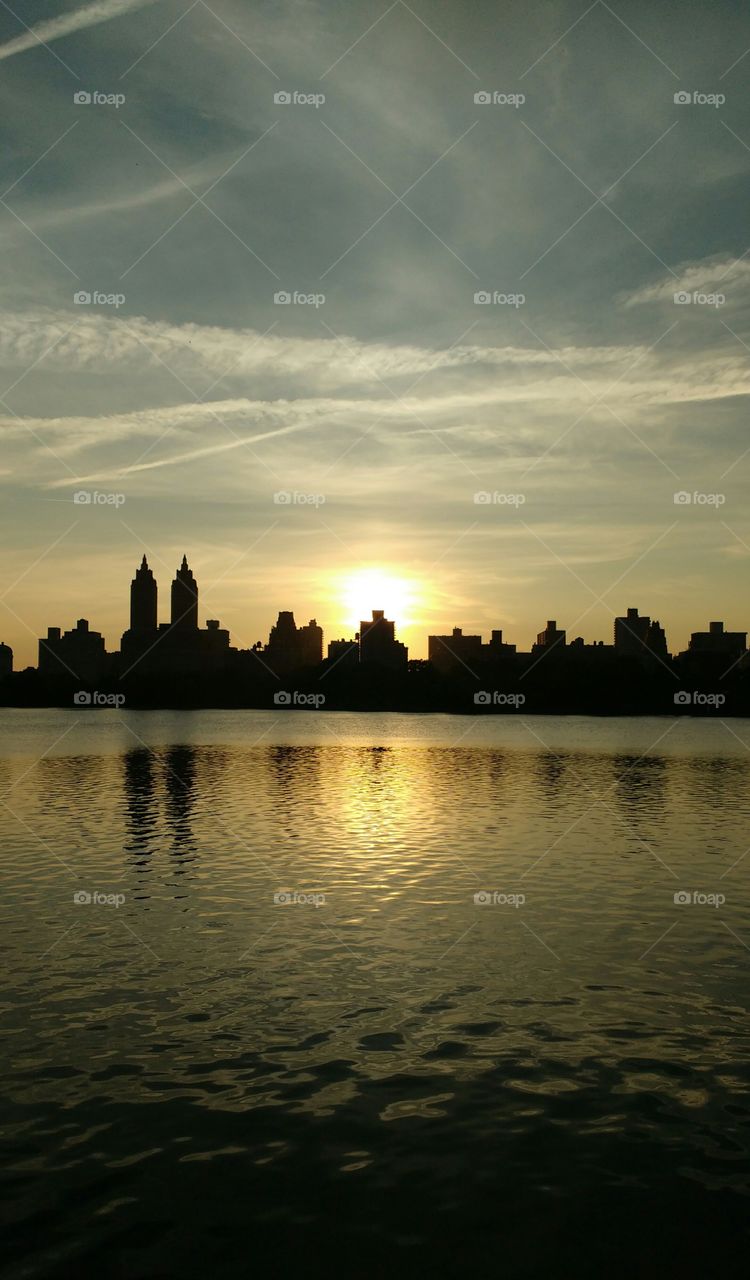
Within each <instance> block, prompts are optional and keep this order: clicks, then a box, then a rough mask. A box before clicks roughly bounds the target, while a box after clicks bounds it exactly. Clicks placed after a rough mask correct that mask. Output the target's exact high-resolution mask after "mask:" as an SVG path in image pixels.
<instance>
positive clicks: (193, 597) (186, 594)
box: [171, 556, 198, 631]
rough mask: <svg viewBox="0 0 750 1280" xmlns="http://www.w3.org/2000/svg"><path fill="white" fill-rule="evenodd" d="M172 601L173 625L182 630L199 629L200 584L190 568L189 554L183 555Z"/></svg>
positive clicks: (173, 588)
mask: <svg viewBox="0 0 750 1280" xmlns="http://www.w3.org/2000/svg"><path fill="white" fill-rule="evenodd" d="M171 602H172V617H171V623H172V626H173V627H175V628H179V629H180V631H197V629H198V584H197V582H196V581H195V578H194V577H193V575H192V573H191V571H190V569H189V568H188V562H187V556H183V557H182V564H181V565H180V567H179V569H178V570H177V573H176V574H175V576H174V582H173V583H172V596H171Z"/></svg>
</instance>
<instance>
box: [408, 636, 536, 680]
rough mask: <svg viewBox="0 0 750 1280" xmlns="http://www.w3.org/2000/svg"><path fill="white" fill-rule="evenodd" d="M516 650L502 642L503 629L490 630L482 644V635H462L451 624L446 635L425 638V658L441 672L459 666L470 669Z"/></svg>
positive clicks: (450, 670)
mask: <svg viewBox="0 0 750 1280" xmlns="http://www.w3.org/2000/svg"><path fill="white" fill-rule="evenodd" d="M515 652H516V646H515V645H514V644H505V643H504V642H503V633H502V631H493V632H492V637H491V639H490V642H489V644H484V643H483V642H482V637H481V636H465V635H464V633H463V631H462V630H461V628H460V627H454V628H453V631H452V632H451V634H450V635H449V636H428V638H427V660H428V662H430V663H432V665H433V667H434V668H435V670H436V671H440V672H442V673H443V674H444V675H447V674H449V673H450V672H452V671H455V670H457V669H459V668H461V667H463V668H464V669H466V670H468V671H473V670H474V667H478V666H480V665H482V664H484V663H487V662H498V661H500V660H502V659H504V658H510V657H512V656H513V654H515Z"/></svg>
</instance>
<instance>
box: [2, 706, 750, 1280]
mask: <svg viewBox="0 0 750 1280" xmlns="http://www.w3.org/2000/svg"><path fill="white" fill-rule="evenodd" d="M0 741H1V742H2V746H1V747H0V798H2V807H0V831H1V833H2V839H3V849H4V856H3V871H4V899H3V928H2V934H1V935H0V936H1V937H2V946H3V949H4V952H5V958H6V973H7V975H8V977H9V979H10V981H9V982H8V983H7V994H6V997H5V1000H4V1002H3V1026H4V1034H3V1045H4V1049H5V1055H6V1057H7V1059H8V1062H9V1067H8V1069H7V1071H6V1074H5V1079H6V1086H5V1105H4V1124H3V1141H4V1146H5V1161H4V1163H5V1169H6V1174H5V1192H4V1201H5V1216H6V1220H7V1223H8V1229H7V1231H6V1245H7V1248H6V1258H7V1262H6V1269H5V1271H4V1272H3V1274H4V1275H7V1276H13V1277H19V1278H20V1277H32V1276H50V1277H52V1276H54V1277H63V1276H64V1277H70V1276H76V1277H79V1276H89V1275H96V1276H104V1277H107V1276H113V1277H128V1278H130V1277H134V1278H135V1277H137V1278H139V1280H140V1278H141V1277H162V1276H164V1277H166V1276H179V1277H192V1276H203V1275H205V1274H210V1275H212V1276H242V1275H245V1274H247V1273H250V1272H251V1271H252V1270H253V1268H256V1267H257V1268H260V1267H264V1268H266V1269H269V1268H270V1270H271V1272H272V1274H279V1273H280V1274H297V1273H298V1272H302V1273H304V1272H311V1271H312V1272H313V1273H314V1274H319V1273H320V1274H322V1273H324V1272H325V1273H326V1274H331V1273H333V1274H337V1273H342V1274H351V1275H354V1276H370V1275H373V1276H380V1275H388V1276H390V1275H391V1274H392V1273H393V1271H394V1269H396V1270H401V1269H402V1268H403V1269H407V1268H408V1271H409V1272H410V1273H411V1274H416V1275H433V1276H434V1275H464V1274H466V1272H467V1271H470V1270H471V1269H472V1268H474V1267H479V1266H482V1267H487V1266H492V1268H493V1271H498V1272H499V1273H500V1274H502V1275H504V1276H508V1277H531V1276H537V1275H542V1274H544V1275H551V1276H555V1277H557V1276H568V1275H570V1276H589V1275H590V1276H601V1275H603V1274H608V1275H613V1274H616V1275H619V1274H623V1275H625V1274H627V1275H631V1276H632V1275H633V1274H636V1275H639V1276H650V1275H657V1274H658V1275H662V1274H663V1273H664V1270H665V1269H668V1270H669V1271H670V1272H673V1271H674V1272H676V1273H679V1274H682V1275H683V1276H685V1275H687V1276H696V1277H697V1276H705V1275H707V1274H718V1273H721V1274H722V1275H724V1276H734V1275H739V1274H740V1273H741V1272H742V1273H744V1270H745V1258H746V1254H745V1255H744V1256H743V1250H746V1248H747V1244H748V1228H747V1225H746V1222H747V1219H748V1212H747V1211H748V1207H749V1206H748V1198H747V1196H748V1187H749V1185H750V1168H749V1166H748V1148H749V1146H750V1128H749V1124H750V1107H749V1105H748V1103H749V1098H748V1087H749V1083H750V1070H749V1068H748V1060H749V1057H750V1055H749V1053H748V1050H749V1048H750V1045H749V1044H748V1040H749V1036H748V1023H747V1016H746V1011H747V1004H748V986H749V984H748V961H749V960H750V952H749V951H748V947H750V895H749V894H748V887H747V886H748V874H750V854H748V856H747V857H745V856H744V855H745V854H746V853H747V851H748V844H749V843H750V839H749V837H748V825H749V824H748V814H749V813H750V746H748V745H746V744H750V723H749V722H747V721H740V720H735V721H732V722H731V724H730V725H727V726H724V725H722V724H720V723H718V722H709V721H706V720H700V721H693V720H689V719H682V720H679V721H670V720H667V719H654V720H647V719H643V720H586V719H562V718H558V719H554V718H544V717H536V718H528V719H526V720H519V719H516V718H513V717H502V718H483V719H480V720H478V721H477V720H475V719H473V718H471V717H444V716H423V717H422V716H400V715H383V716H378V715H369V716H367V715H356V714H341V715H333V714H325V713H309V712H284V713H280V714H279V713H265V712H200V713H162V712H143V713H124V712H116V711H108V710H102V711H96V712H84V713H81V712H77V711H71V712H69V713H68V712H61V711H38V712H27V711H15V710H14V711H2V712H0ZM676 893H678V894H679V893H684V894H689V895H690V898H691V901H690V902H689V903H684V904H683V903H680V902H678V903H675V900H674V895H675V894H676ZM279 894H282V895H286V899H285V900H282V901H280V902H279V901H275V896H278V895H279ZM476 894H484V895H485V896H486V897H489V899H490V900H489V901H488V902H484V903H482V902H480V903H476V902H475V901H474V897H475V895H476ZM695 894H698V895H699V899H698V900H697V901H693V900H692V899H693V895H695ZM77 895H78V896H79V897H80V896H81V895H84V897H85V896H86V895H88V896H90V898H91V900H90V901H88V900H84V901H76V900H75V899H76V896H77ZM95 895H102V897H103V899H104V900H99V901H97V900H96V898H95ZM493 895H494V897H493ZM722 898H723V899H724V901H721V899H722Z"/></svg>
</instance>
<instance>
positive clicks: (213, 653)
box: [119, 556, 236, 678]
mask: <svg viewBox="0 0 750 1280" xmlns="http://www.w3.org/2000/svg"><path fill="white" fill-rule="evenodd" d="M157 601H158V588H157V583H156V580H155V578H154V575H153V573H152V572H151V570H150V569H149V567H148V562H147V560H146V557H145V556H144V557H143V560H142V561H141V564H140V567H139V568H138V569H137V571H136V574H135V577H134V578H133V581H132V583H131V587H130V628H129V630H128V631H126V632H125V633H124V634H123V636H122V640H121V642H120V660H119V668H120V675H121V677H122V678H125V677H126V676H128V675H130V674H131V673H132V672H136V671H137V672H138V674H139V675H142V676H147V675H158V674H176V675H183V676H184V675H199V674H201V673H203V672H207V673H208V672H217V671H222V670H224V669H226V668H227V667H228V665H229V662H230V654H231V653H233V652H236V651H234V650H230V647H229V632H228V631H226V630H224V629H223V628H222V627H221V624H220V622H219V621H218V620H217V619H215V618H212V619H210V620H209V621H207V622H206V626H205V629H203V628H201V627H199V625H198V584H197V582H196V580H195V577H194V576H193V573H192V571H191V570H190V567H189V566H188V562H187V556H183V558H182V564H181V565H180V567H179V569H178V570H177V572H176V573H175V576H174V580H173V582H172V588H171V595H170V621H169V622H161V623H159V622H158V614H157Z"/></svg>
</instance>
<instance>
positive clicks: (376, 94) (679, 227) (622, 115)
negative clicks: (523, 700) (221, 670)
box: [0, 0, 750, 667]
mask: <svg viewBox="0 0 750 1280" xmlns="http://www.w3.org/2000/svg"><path fill="white" fill-rule="evenodd" d="M12 10H15V13H14V12H12ZM531 10H533V14H534V20H533V21H531V20H530V17H529V15H530V11H531ZM16 15H18V16H16ZM26 24H28V25H26ZM29 27H31V28H34V29H35V32H36V34H32V33H31V32H29V30H28V28H29ZM748 48H750V17H749V16H748V13H747V6H746V5H745V4H742V3H740V0H736V2H732V0H717V2H716V3H714V4H712V5H711V6H710V7H709V6H707V5H705V4H699V3H693V4H689V3H688V4H686V3H680V4H672V3H669V2H662V3H660V4H658V5H657V4H654V3H653V0H650V2H647V0H619V2H618V3H615V4H613V5H609V4H606V3H604V2H603V0H596V2H595V3H593V4H591V5H590V6H587V0H550V2H549V3H536V2H534V3H533V4H527V3H520V2H519V0H514V2H510V0H494V2H492V3H490V2H489V0H476V2H474V3H472V4H468V3H467V0H455V2H454V3H451V2H450V0H413V3H412V2H411V0H410V3H409V4H407V3H405V2H404V0H395V3H393V4H391V5H390V6H389V4H388V0H378V3H371V2H369V0H368V2H364V0H341V2H340V3H339V4H335V3H330V2H329V3H327V4H326V5H325V6H322V5H319V4H317V3H314V2H312V0H269V2H268V3H253V4H252V5H251V4H248V3H242V2H241V0H211V3H210V4H206V3H204V2H203V0H196V3H191V0H150V2H149V0H99V2H98V3H91V4H88V5H86V6H83V5H81V4H79V3H68V2H67V0H65V2H63V0H49V2H48V3H33V2H30V3H26V4H24V5H23V6H22V7H20V6H19V5H18V4H15V3H14V4H12V5H11V6H10V7H9V6H8V5H6V4H3V5H2V7H1V8H0V62H2V67H1V68H0V70H1V71H2V82H1V84H0V95H1V106H2V110H1V112H0V121H1V123H0V129H2V134H3V146H2V162H1V163H2V174H1V175H0V182H1V186H0V237H1V242H2V243H1V247H2V255H1V257H0V263H1V264H2V265H1V267H0V270H2V284H3V288H2V299H1V300H0V306H1V307H2V313H3V314H2V324H1V325H0V383H1V384H2V385H1V386H0V429H1V430H2V452H1V453H0V486H2V531H1V532H2V544H3V550H4V570H3V576H2V583H1V584H0V597H2V603H3V610H2V612H0V641H5V642H6V643H8V644H10V645H12V647H13V649H14V650H15V654H16V666H17V667H19V666H23V665H26V664H27V663H29V662H35V661H36V637H37V636H39V635H42V634H44V633H45V632H46V628H47V626H48V625H49V624H54V625H61V626H63V627H69V626H71V625H72V624H73V623H74V622H75V619H76V618H78V617H79V616H85V617H87V618H89V619H90V621H91V625H92V626H93V627H95V628H96V629H97V630H100V631H103V632H104V634H105V636H106V638H107V642H108V647H109V648H110V649H115V648H116V647H117V646H118V644H119V636H120V634H121V632H122V631H123V630H124V628H125V626H126V625H127V605H128V592H129V584H130V580H131V578H132V576H133V572H134V570H135V568H136V566H137V564H138V563H139V561H140V558H141V556H142V555H143V552H144V551H145V552H146V554H147V555H148V557H149V561H150V563H151V564H152V567H153V569H154V572H155V573H156V576H157V578H158V580H159V586H160V592H161V596H160V614H161V618H162V619H165V618H166V616H167V614H166V608H167V600H168V588H169V583H170V580H171V578H172V576H173V574H174V570H175V569H176V567H177V565H178V564H179V562H180V560H181V558H182V555H183V553H185V552H186V553H187V555H188V559H189V561H190V564H191V567H192V568H193V570H194V572H195V575H196V578H197V580H198V583H199V587H200V590H201V621H202V622H203V621H204V620H205V619H206V618H207V617H216V618H219V619H220V620H221V622H222V624H223V625H224V626H227V627H229V628H230V630H231V633H232V640H233V643H235V644H237V645H238V646H240V647H248V646H250V645H252V644H253V643H254V642H255V641H256V640H258V639H266V638H267V635H268V631H269V627H270V625H271V623H272V622H273V621H274V620H275V617H276V614H277V613H278V611H279V609H292V610H294V613H295V616H296V618H297V621H298V622H302V623H304V622H306V621H307V620H308V619H309V618H311V617H316V618H317V620H318V622H320V623H321V625H322V626H323V628H324V631H325V639H326V642H327V641H328V640H330V639H332V638H335V637H338V636H344V635H346V636H348V635H351V634H352V633H353V629H354V625H356V620H357V619H356V613H357V611H358V610H359V608H360V606H364V605H365V604H367V596H368V594H369V593H370V591H371V592H372V598H371V599H370V600H369V604H367V611H368V612H369V609H371V608H377V607H383V606H385V607H386V608H388V609H393V610H394V611H395V613H396V621H397V622H398V623H400V624H402V625H401V626H400V630H399V635H400V638H402V639H404V640H405V641H406V643H408V644H409V646H410V651H411V653H412V656H414V657H423V656H426V636H427V633H428V632H434V631H439V632H444V631H447V630H449V629H451V628H452V627H453V626H456V625H462V626H463V627H464V629H465V630H467V631H472V632H476V631H481V632H483V633H484V634H485V635H487V633H488V632H489V631H490V629H491V628H492V627H502V628H503V629H504V631H505V633H506V638H507V639H508V640H509V641H511V642H513V643H516V644H518V646H519V647H520V648H526V647H528V645H529V644H530V642H531V640H532V639H533V638H534V637H535V635H536V632H537V631H539V630H541V629H542V627H543V626H544V623H545V621H546V619H547V618H556V619H557V621H558V623H559V625H560V626H563V627H567V628H568V632H569V637H570V638H572V637H573V636H575V635H579V634H582V635H584V636H586V637H587V638H588V639H592V640H593V639H605V640H609V639H610V638H611V634H612V616H613V613H621V612H624V610H625V607H626V606H628V605H638V606H639V607H640V608H641V611H642V612H645V613H649V614H650V615H651V616H652V617H656V618H659V619H660V620H661V622H662V624H663V625H664V626H665V628H666V630H667V637H668V641H669V644H670V648H671V649H672V650H674V651H677V650H679V649H681V648H683V647H684V646H685V644H686V641H687V638H688V634H689V632H690V631H691V630H698V629H703V628H704V627H705V626H706V624H707V622H708V621H709V619H713V618H723V619H725V620H726V621H727V623H728V625H730V626H731V627H732V629H750V599H749V598H748V591H747V581H748V575H747V569H748V563H749V561H750V513H749V511H748V504H747V500H746V496H747V483H748V475H749V474H750V434H749V432H748V415H747V403H748V401H747V397H748V393H749V392H750V374H749V373H748V358H749V356H750V323H749V321H750V242H749V240H748V237H749V236H750V230H749V228H748V221H747V209H748V207H750V110H749V109H748V105H747V95H746V93H743V90H744V89H745V88H746V84H747V75H748V71H749V70H750V53H748V54H747V56H745V52H744V51H746V50H748ZM80 94H84V95H89V96H92V95H96V94H99V95H104V96H105V97H107V98H110V99H111V98H112V96H113V95H124V99H125V100H124V102H122V101H118V102H117V103H116V102H114V101H111V100H110V101H95V100H92V101H83V102H81V101H78V102H77V101H76V100H75V98H76V95H80ZM279 94H282V95H287V96H291V98H292V100H291V101H275V100H274V96H275V95H279ZM477 94H480V95H482V94H486V95H489V97H490V98H491V99H493V95H495V96H496V97H498V98H499V100H491V101H490V102H485V101H481V100H480V101H477V102H475V95H477ZM676 94H678V95H679V94H687V95H689V98H690V101H689V102H683V101H677V102H676V101H675V95H676ZM321 95H322V97H323V98H324V100H321ZM518 95H522V96H523V97H524V98H525V101H519V99H518ZM295 96H296V100H295ZM313 96H314V100H311V99H312V98H313ZM743 96H744V98H745V102H744V103H743V101H742V98H743ZM509 97H510V98H511V99H515V100H510V101H508V100H507V99H508V98H509ZM722 97H723V98H724V99H725V101H723V102H722V101H721V100H720V99H721V98H722ZM21 100H23V102H24V109H23V111H20V110H19V109H18V103H19V102H20V101H21ZM79 293H83V294H84V295H91V296H92V299H93V296H94V295H97V296H99V300H98V301H94V300H92V301H90V302H88V301H83V302H76V300H75V298H76V295H77V294H79ZM279 293H282V294H287V295H291V296H292V301H289V302H287V303H280V302H275V301H274V295H275V294H279ZM482 293H489V295H490V298H491V301H490V302H489V303H487V302H482V301H479V302H476V301H475V295H476V294H482ZM683 293H685V294H687V296H688V297H689V299H690V301H689V302H682V301H678V302H676V301H675V294H678V295H679V294H683ZM509 296H510V297H511V298H515V303H514V302H513V301H508V300H507V299H508V297H509ZM295 297H296V300H295ZM303 299H304V300H303ZM496 299H497V300H496ZM516 304H517V305H516ZM81 491H83V492H84V493H88V494H94V493H96V494H98V495H99V500H93V501H91V502H89V503H80V502H74V495H75V494H76V493H79V492H81ZM683 491H684V492H686V493H687V494H689V495H690V497H691V499H693V500H691V501H690V502H678V503H676V502H675V497H674V495H675V494H676V493H678V492H679V493H681V492H683ZM279 494H282V495H284V497H285V498H287V499H289V500H287V501H278V500H275V497H274V496H275V495H279ZM478 494H481V495H484V496H485V497H487V496H489V497H490V499H491V500H490V501H476V500H475V496H476V495H478ZM696 494H697V495H698V500H697V501H696V500H695V495H696ZM498 495H499V497H498ZM378 597H381V598H378ZM383 597H387V598H385V599H384V598H383Z"/></svg>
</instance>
